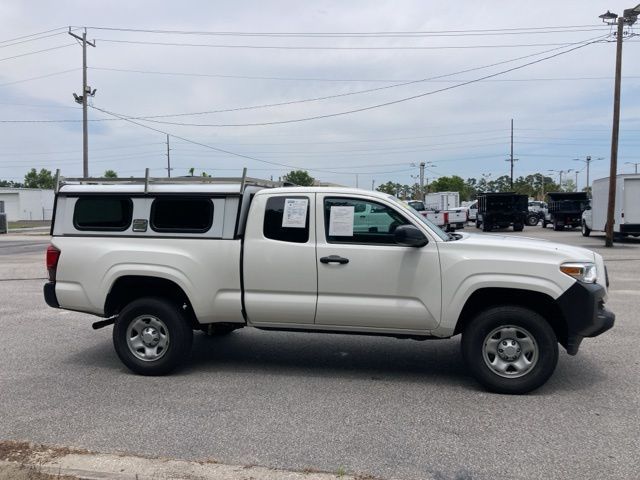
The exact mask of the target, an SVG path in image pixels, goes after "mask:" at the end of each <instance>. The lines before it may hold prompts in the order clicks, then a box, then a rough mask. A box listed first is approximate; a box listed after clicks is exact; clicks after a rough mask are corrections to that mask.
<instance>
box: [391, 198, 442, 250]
mask: <svg viewBox="0 0 640 480" xmlns="http://www.w3.org/2000/svg"><path fill="white" fill-rule="evenodd" d="M387 198H388V199H389V200H391V201H392V202H394V203H395V204H396V205H400V206H401V207H402V208H404V209H405V210H406V211H407V212H409V214H411V216H412V217H413V218H415V219H418V220H419V221H421V222H422V223H424V224H425V225H427V226H428V227H429V229H430V230H431V231H432V232H433V233H434V234H436V235H437V236H439V237H440V238H441V239H442V240H450V237H449V235H447V234H446V233H445V232H444V231H442V229H441V228H440V227H438V226H437V225H436V224H435V223H433V222H432V221H431V220H428V219H427V218H426V217H423V216H422V215H420V213H419V212H418V211H417V210H416V209H415V208H413V207H412V206H411V205H407V204H406V203H402V202H401V201H400V200H398V199H397V198H396V197H394V196H393V195H387Z"/></svg>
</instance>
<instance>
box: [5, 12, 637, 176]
mask: <svg viewBox="0 0 640 480" xmlns="http://www.w3.org/2000/svg"><path fill="white" fill-rule="evenodd" d="M634 1H637V0H632V1H631V3H627V1H618V0H610V1H608V2H601V1H594V0H588V1H584V0H582V1H574V0H565V1H563V2H557V1H555V2H551V1H547V0H538V1H536V2H522V1H512V2H498V1H481V0H474V1H470V0H469V1H458V2H435V1H424V0H418V1H408V0H393V1H372V0H368V1H349V2H344V1H328V0H327V1H325V0H317V1H314V2H301V1H295V0H291V1H285V0H278V1H275V0H274V1H250V0H244V1H242V0H236V1H223V0H218V1H216V2H211V1H196V0H193V1H183V2H169V1H144V0H142V1H137V2H131V1H127V2H124V1H119V0H112V1H110V2H93V3H91V2H90V3H87V2H80V1H71V0H58V1H56V2H50V1H33V0H25V1H20V2H8V1H5V2H1V3H0V17H1V18H3V20H4V21H3V32H2V36H1V37H0V145H2V149H1V150H0V179H4V180H16V181H22V180H23V178H24V174H25V173H26V172H27V171H28V170H29V169H31V168H36V169H38V170H39V169H41V168H47V169H49V170H52V171H55V170H56V169H60V170H61V173H62V175H65V176H69V177H71V176H80V175H81V173H82V123H81V119H82V110H81V108H80V106H79V105H78V104H76V103H75V102H74V99H73V96H72V94H73V93H74V92H75V93H78V94H80V92H81V89H82V69H81V67H82V48H81V46H80V45H79V44H78V42H77V41H76V40H75V39H74V38H72V37H71V36H70V35H69V34H68V33H67V32H68V29H69V27H71V28H72V30H73V32H74V33H76V34H78V35H81V34H82V31H83V29H84V28H86V29H87V38H88V39H89V40H91V41H94V40H95V45H96V46H95V48H94V47H87V58H88V60H87V63H88V84H89V85H90V86H91V87H92V88H95V89H96V94H95V96H94V97H93V98H91V100H90V104H91V107H90V108H89V172H90V174H91V175H92V176H100V175H102V174H103V173H104V171H105V170H107V169H112V170H115V171H116V172H117V173H118V175H119V176H121V177H124V176H143V175H144V169H145V168H150V171H151V174H152V175H153V176H166V174H167V155H166V154H167V145H166V141H167V134H168V135H169V144H170V158H171V167H172V168H173V170H172V172H171V173H172V175H173V176H178V175H187V174H188V171H189V169H190V168H194V169H195V172H196V174H201V173H202V172H206V173H207V174H209V175H213V176H240V175H241V172H242V168H243V167H247V169H248V174H249V175H250V176H253V177H260V178H271V177H273V178H274V179H277V178H278V177H280V176H282V175H284V174H285V173H287V172H288V171H290V170H294V169H296V170H297V169H304V170H308V171H309V173H310V174H311V175H312V176H313V177H315V178H316V179H318V180H321V181H325V182H332V183H337V184H342V185H347V186H356V185H357V186H359V187H361V188H371V187H372V185H380V184H381V183H385V182H387V181H393V182H398V183H403V184H405V183H406V184H409V183H414V182H416V181H417V176H418V173H419V168H418V165H419V163H420V162H426V163H427V169H426V177H427V181H433V180H434V179H435V178H438V177H440V176H448V175H459V176H461V177H463V178H469V177H473V178H477V179H479V178H482V177H483V176H484V177H485V178H489V179H491V178H497V177H499V176H501V175H506V174H508V173H509V168H510V163H509V162H507V161H506V159H508V158H509V156H510V145H511V144H510V135H511V132H510V122H511V119H513V122H514V142H513V148H514V158H517V159H518V160H517V162H515V167H514V175H515V176H516V177H517V176H520V175H528V174H531V173H535V172H543V173H547V174H548V175H549V176H552V177H554V178H556V179H557V178H558V175H559V173H558V171H560V170H563V171H564V179H566V178H571V179H573V180H575V179H576V172H577V179H578V186H579V188H583V187H584V186H585V181H586V171H585V170H584V166H585V164H584V162H581V161H576V160H575V159H585V158H586V157H587V156H591V157H592V158H593V159H594V161H593V162H592V163H591V172H590V177H591V180H593V179H596V178H601V177H605V176H607V175H608V171H609V158H610V149H611V124H612V113H613V85H614V82H613V76H614V70H615V41H614V39H613V38H612V37H611V35H610V34H611V28H610V27H608V26H606V25H604V24H603V23H602V21H601V20H600V19H599V18H598V15H600V14H602V13H604V11H606V10H607V9H609V10H611V11H612V12H617V13H622V11H623V10H624V9H625V8H631V7H634V6H635V5H634V4H633V3H634ZM140 30H142V31H140ZM34 34H35V35H34ZM635 34H639V35H638V36H636V37H634V36H633V35H635ZM594 42H595V43H594ZM547 57H552V58H547ZM638 60H640V22H638V25H636V26H635V28H628V29H627V31H626V36H625V42H624V50H623V62H622V63H623V68H622V74H623V79H622V108H621V123H620V147H619V156H618V172H619V173H625V172H627V173H630V172H633V170H634V166H633V165H629V164H626V162H631V163H633V162H640V62H639V61H638ZM105 111H106V112H110V113H105ZM203 112H213V113H203ZM122 117H125V118H128V119H129V121H127V120H123V119H122ZM131 117H135V119H132V118H131ZM140 117H146V118H140ZM149 117H155V118H149ZM551 170H554V171H553V172H551ZM568 170H570V171H569V172H567V171H568Z"/></svg>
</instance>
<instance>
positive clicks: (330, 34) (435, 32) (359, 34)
mask: <svg viewBox="0 0 640 480" xmlns="http://www.w3.org/2000/svg"><path fill="white" fill-rule="evenodd" d="M77 28H81V27H77ZM86 28H88V29H93V30H104V31H116V32H132V33H153V34H169V35H200V36H241V37H242V36H248V37H311V38H314V37H330V38H333V37H355V38H359V37H367V36H379V37H397V36H400V37H403V36H438V35H449V34H451V35H456V36H460V35H478V34H480V35H495V34H513V33H517V34H527V33H530V34H535V33H536V32H542V33H547V32H549V33H564V32H567V31H568V32H572V31H601V30H603V29H605V28H607V27H606V26H605V25H601V24H596V25H566V26H546V27H516V28H497V29H476V30H431V31H388V32H384V31H377V32H233V31H201V30H200V31H198V30H166V29H140V28H122V27H98V26H88V27H86ZM575 29H589V30H575Z"/></svg>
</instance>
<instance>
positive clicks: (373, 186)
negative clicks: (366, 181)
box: [371, 179, 376, 191]
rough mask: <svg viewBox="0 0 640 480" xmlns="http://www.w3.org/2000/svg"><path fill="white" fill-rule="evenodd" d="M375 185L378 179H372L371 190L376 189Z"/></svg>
mask: <svg viewBox="0 0 640 480" xmlns="http://www.w3.org/2000/svg"><path fill="white" fill-rule="evenodd" d="M375 187H376V180H375V179H373V180H371V191H373V190H375Z"/></svg>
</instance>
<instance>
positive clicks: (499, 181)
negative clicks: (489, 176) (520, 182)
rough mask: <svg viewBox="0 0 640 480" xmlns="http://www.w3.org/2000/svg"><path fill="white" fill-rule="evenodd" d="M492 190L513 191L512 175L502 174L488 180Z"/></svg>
mask: <svg viewBox="0 0 640 480" xmlns="http://www.w3.org/2000/svg"><path fill="white" fill-rule="evenodd" d="M488 186H489V191H490V192H498V193H499V192H511V191H512V190H511V177H509V175H502V176H501V177H498V178H496V179H495V180H491V181H490V182H488Z"/></svg>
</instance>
